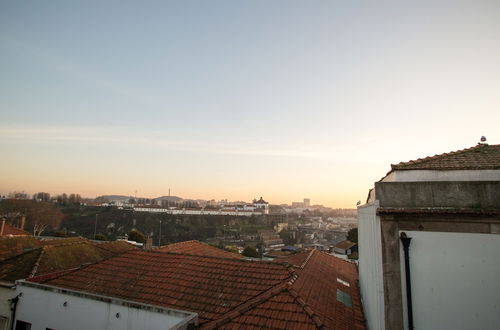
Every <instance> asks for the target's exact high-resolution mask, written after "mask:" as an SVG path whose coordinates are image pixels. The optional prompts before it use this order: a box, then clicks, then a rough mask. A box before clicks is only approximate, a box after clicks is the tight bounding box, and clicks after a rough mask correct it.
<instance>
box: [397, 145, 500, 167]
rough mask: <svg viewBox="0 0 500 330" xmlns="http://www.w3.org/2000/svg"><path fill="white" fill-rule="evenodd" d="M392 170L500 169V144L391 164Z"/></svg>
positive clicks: (479, 146) (478, 146)
mask: <svg viewBox="0 0 500 330" xmlns="http://www.w3.org/2000/svg"><path fill="white" fill-rule="evenodd" d="M391 168H392V170H486V169H500V145H498V144H497V145H488V144H478V145H477V146H475V147H472V148H468V149H463V150H459V151H454V152H448V153H444V154H440V155H434V156H431V157H426V158H419V159H417V160H412V161H409V162H401V163H399V164H395V165H391Z"/></svg>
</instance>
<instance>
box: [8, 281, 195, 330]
mask: <svg viewBox="0 0 500 330" xmlns="http://www.w3.org/2000/svg"><path fill="white" fill-rule="evenodd" d="M17 292H18V293H19V292H22V296H21V297H20V299H19V304H18V310H17V313H16V320H22V321H25V322H29V323H31V324H32V326H31V329H32V330H45V329H46V328H52V329H71V330H87V329H99V330H101V329H109V330H115V329H116V330H122V329H123V330H125V329H127V330H135V329H143V330H153V329H162V330H163V329H176V328H177V327H178V326H179V324H180V323H181V322H182V321H184V320H185V318H186V316H185V315H184V316H183V315H182V314H180V313H179V314H177V315H169V314H164V313H157V312H153V311H147V310H141V309H137V308H131V307H127V306H122V305H118V304H112V303H106V302H102V301H97V300H93V299H87V298H84V297H77V296H73V295H69V294H62V293H59V292H53V291H48V290H42V289H38V288H32V287H26V286H22V285H18V287H17ZM64 302H67V306H63V304H64ZM116 313H120V317H119V318H117V317H116Z"/></svg>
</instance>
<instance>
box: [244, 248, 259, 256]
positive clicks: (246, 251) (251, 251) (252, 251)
mask: <svg viewBox="0 0 500 330" xmlns="http://www.w3.org/2000/svg"><path fill="white" fill-rule="evenodd" d="M242 254H243V255H244V256H245V257H250V258H258V257H259V252H257V250H256V249H255V248H254V247H251V246H248V245H247V246H246V247H245V249H244V250H243V253H242Z"/></svg>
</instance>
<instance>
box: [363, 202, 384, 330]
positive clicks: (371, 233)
mask: <svg viewBox="0 0 500 330" xmlns="http://www.w3.org/2000/svg"><path fill="white" fill-rule="evenodd" d="M378 206H379V205H378V201H375V202H374V203H369V204H365V205H363V206H359V207H358V251H359V284H360V289H361V297H362V301H363V309H364V312H365V318H366V322H367V325H368V329H370V330H384V329H385V317H384V282H383V272H382V238H381V231H380V218H379V217H378V216H377V215H376V210H377V208H378Z"/></svg>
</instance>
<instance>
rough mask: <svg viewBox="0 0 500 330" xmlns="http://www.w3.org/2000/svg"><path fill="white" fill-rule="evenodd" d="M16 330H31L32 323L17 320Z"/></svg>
mask: <svg viewBox="0 0 500 330" xmlns="http://www.w3.org/2000/svg"><path fill="white" fill-rule="evenodd" d="M16 330H31V323H28V322H24V321H19V320H17V321H16Z"/></svg>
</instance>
